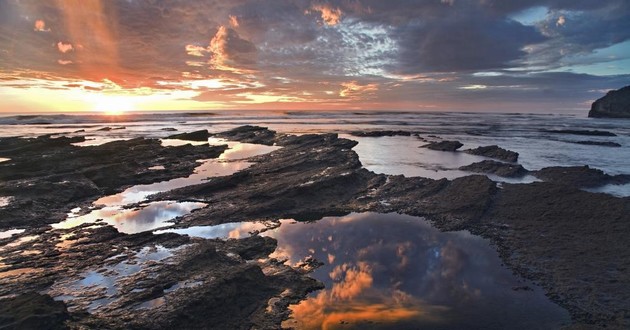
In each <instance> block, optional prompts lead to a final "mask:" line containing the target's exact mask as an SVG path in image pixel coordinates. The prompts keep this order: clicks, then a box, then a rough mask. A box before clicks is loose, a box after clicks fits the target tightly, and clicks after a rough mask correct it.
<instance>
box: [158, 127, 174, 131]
mask: <svg viewBox="0 0 630 330" xmlns="http://www.w3.org/2000/svg"><path fill="white" fill-rule="evenodd" d="M160 131H165V132H177V128H174V127H164V128H161V129H160Z"/></svg>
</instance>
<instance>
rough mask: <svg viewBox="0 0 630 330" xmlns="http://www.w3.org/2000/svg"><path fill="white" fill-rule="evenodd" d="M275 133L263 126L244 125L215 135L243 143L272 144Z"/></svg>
mask: <svg viewBox="0 0 630 330" xmlns="http://www.w3.org/2000/svg"><path fill="white" fill-rule="evenodd" d="M275 135H276V132H275V131H272V130H269V129H267V128H265V127H260V126H251V125H245V126H240V127H237V128H234V129H231V130H229V131H227V132H223V133H218V134H216V135H215V136H216V137H220V138H224V139H227V140H234V141H240V142H244V143H257V144H264V145H273V144H274V140H275Z"/></svg>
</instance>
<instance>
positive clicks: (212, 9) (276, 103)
mask: <svg viewBox="0 0 630 330" xmlns="http://www.w3.org/2000/svg"><path fill="white" fill-rule="evenodd" d="M629 39H630V1H628V0H424V1H422V0H398V1H394V0H388V1H383V0H330V1H315V0H282V1H275V0H265V1H262V0H230V1H193V0H172V1H160V0H112V1H105V0H103V1H99V0H57V1H52V0H51V1H46V0H0V112H12V113H22V112H36V111H45V112H51V111H128V110H213V109H279V110H288V109H291V110H300V109H307V110H312V109H323V110H333V109H340V110H342V109H378V110H422V111H443V110H455V111H505V112H509V111H526V112H562V111H571V110H577V109H583V110H584V111H586V110H588V108H589V107H590V102H592V101H593V100H594V99H597V98H599V97H601V96H602V95H603V94H604V93H605V92H606V90H609V89H618V88H620V87H622V86H625V85H630V40H629Z"/></svg>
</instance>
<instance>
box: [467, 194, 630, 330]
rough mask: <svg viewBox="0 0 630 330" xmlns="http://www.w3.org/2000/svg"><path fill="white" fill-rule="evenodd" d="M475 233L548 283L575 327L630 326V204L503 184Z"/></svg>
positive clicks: (626, 200)
mask: <svg viewBox="0 0 630 330" xmlns="http://www.w3.org/2000/svg"><path fill="white" fill-rule="evenodd" d="M492 224H495V225H496V224H504V225H507V227H504V228H503V229H499V230H490V229H489V225H492ZM495 228H496V227H495ZM469 229H470V230H472V232H473V233H479V234H481V235H482V236H485V237H488V238H490V239H491V240H492V241H493V242H495V244H497V247H498V249H499V253H500V255H501V257H502V259H503V260H504V261H505V262H506V264H508V265H509V266H510V268H512V269H514V270H515V271H516V272H518V273H519V274H521V275H523V276H525V277H526V278H530V279H532V280H534V281H536V282H538V283H540V284H541V285H542V286H543V288H544V289H545V290H546V292H547V295H548V296H549V297H550V298H551V299H552V300H554V301H555V302H557V303H559V304H560V305H561V306H563V307H565V308H567V310H568V311H569V312H570V313H571V315H572V317H573V320H574V321H575V322H578V323H585V324H590V326H594V327H595V328H604V327H605V328H615V329H616V328H618V329H623V328H628V326H630V320H628V318H625V317H624V315H626V314H625V313H627V311H628V310H630V291H629V290H627V284H628V283H629V281H630V278H629V277H628V272H627V271H626V270H627V269H630V248H628V245H627V243H626V241H627V233H628V232H630V199H629V198H616V197H613V196H610V195H607V194H594V193H589V192H585V191H582V190H579V189H576V188H573V187H569V186H566V185H558V184H555V183H549V182H534V183H531V184H503V189H501V190H499V191H498V192H497V194H496V195H495V196H494V198H493V199H492V202H491V204H490V205H489V207H488V209H487V211H486V213H484V215H483V217H482V220H481V221H480V222H479V223H478V224H475V225H473V226H472V227H471V228H469ZM578 328H579V327H578Z"/></svg>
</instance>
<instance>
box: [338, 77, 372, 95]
mask: <svg viewBox="0 0 630 330" xmlns="http://www.w3.org/2000/svg"><path fill="white" fill-rule="evenodd" d="M341 87H342V88H341V90H340V91H339V96H341V97H348V98H357V97H360V96H362V95H365V94H371V93H373V92H376V91H377V90H378V84H365V85H361V84H359V83H358V82H357V81H356V80H354V81H349V82H344V83H341Z"/></svg>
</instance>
